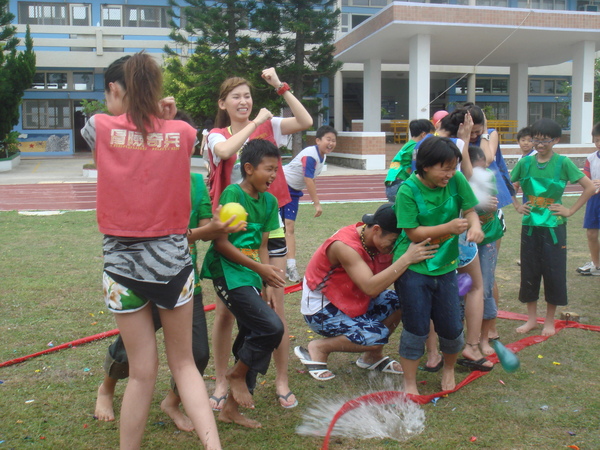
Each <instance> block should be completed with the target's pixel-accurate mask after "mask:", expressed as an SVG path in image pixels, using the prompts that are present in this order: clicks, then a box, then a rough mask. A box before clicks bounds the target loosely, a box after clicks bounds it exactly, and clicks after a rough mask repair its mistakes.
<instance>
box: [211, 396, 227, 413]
mask: <svg viewBox="0 0 600 450" xmlns="http://www.w3.org/2000/svg"><path fill="white" fill-rule="evenodd" d="M208 398H210V399H211V400H214V401H215V403H216V404H217V406H215V407H214V408H213V409H212V410H213V411H221V410H222V409H223V405H221V402H222V401H225V400H227V394H225V395H224V396H223V397H217V396H215V395H211V396H210V397H208Z"/></svg>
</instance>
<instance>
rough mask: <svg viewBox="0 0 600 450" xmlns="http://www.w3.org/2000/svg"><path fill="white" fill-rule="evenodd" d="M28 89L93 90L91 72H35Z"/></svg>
mask: <svg viewBox="0 0 600 450" xmlns="http://www.w3.org/2000/svg"><path fill="white" fill-rule="evenodd" d="M30 89H37V90H70V91H93V90H94V73H93V72H37V73H36V74H35V75H34V76H33V83H32V84H31V88H30Z"/></svg>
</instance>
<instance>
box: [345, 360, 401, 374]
mask: <svg viewBox="0 0 600 450" xmlns="http://www.w3.org/2000/svg"><path fill="white" fill-rule="evenodd" d="M394 363H398V361H394V360H393V359H390V357H389V356H384V357H383V358H381V359H380V360H379V361H377V362H376V363H374V364H368V363H366V362H364V361H363V360H362V358H358V359H357V360H356V365H357V366H358V367H360V368H361V369H367V370H377V371H379V372H383V373H393V374H395V375H402V374H403V373H404V372H403V371H401V370H396V369H394Z"/></svg>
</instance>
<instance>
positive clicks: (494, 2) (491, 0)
mask: <svg viewBox="0 0 600 450" xmlns="http://www.w3.org/2000/svg"><path fill="white" fill-rule="evenodd" d="M476 4H477V6H503V7H508V0H476Z"/></svg>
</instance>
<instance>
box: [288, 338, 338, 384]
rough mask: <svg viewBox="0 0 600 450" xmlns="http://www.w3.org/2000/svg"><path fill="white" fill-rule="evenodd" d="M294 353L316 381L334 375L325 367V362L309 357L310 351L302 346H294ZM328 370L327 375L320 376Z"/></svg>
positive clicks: (333, 376)
mask: <svg viewBox="0 0 600 450" xmlns="http://www.w3.org/2000/svg"><path fill="white" fill-rule="evenodd" d="M294 354H295V355H296V356H297V357H298V358H299V359H300V362H301V363H302V364H304V367H306V370H308V373H309V375H310V376H311V377H313V378H314V379H315V380H318V381H328V380H331V379H332V378H335V375H334V374H333V373H332V372H331V371H330V370H329V369H328V368H327V363H325V362H321V361H312V360H311V359H310V353H308V350H307V349H305V348H304V347H300V346H298V347H296V348H294ZM327 372H329V373H330V374H331V375H329V376H328V377H322V376H321V375H323V374H324V373H327Z"/></svg>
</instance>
